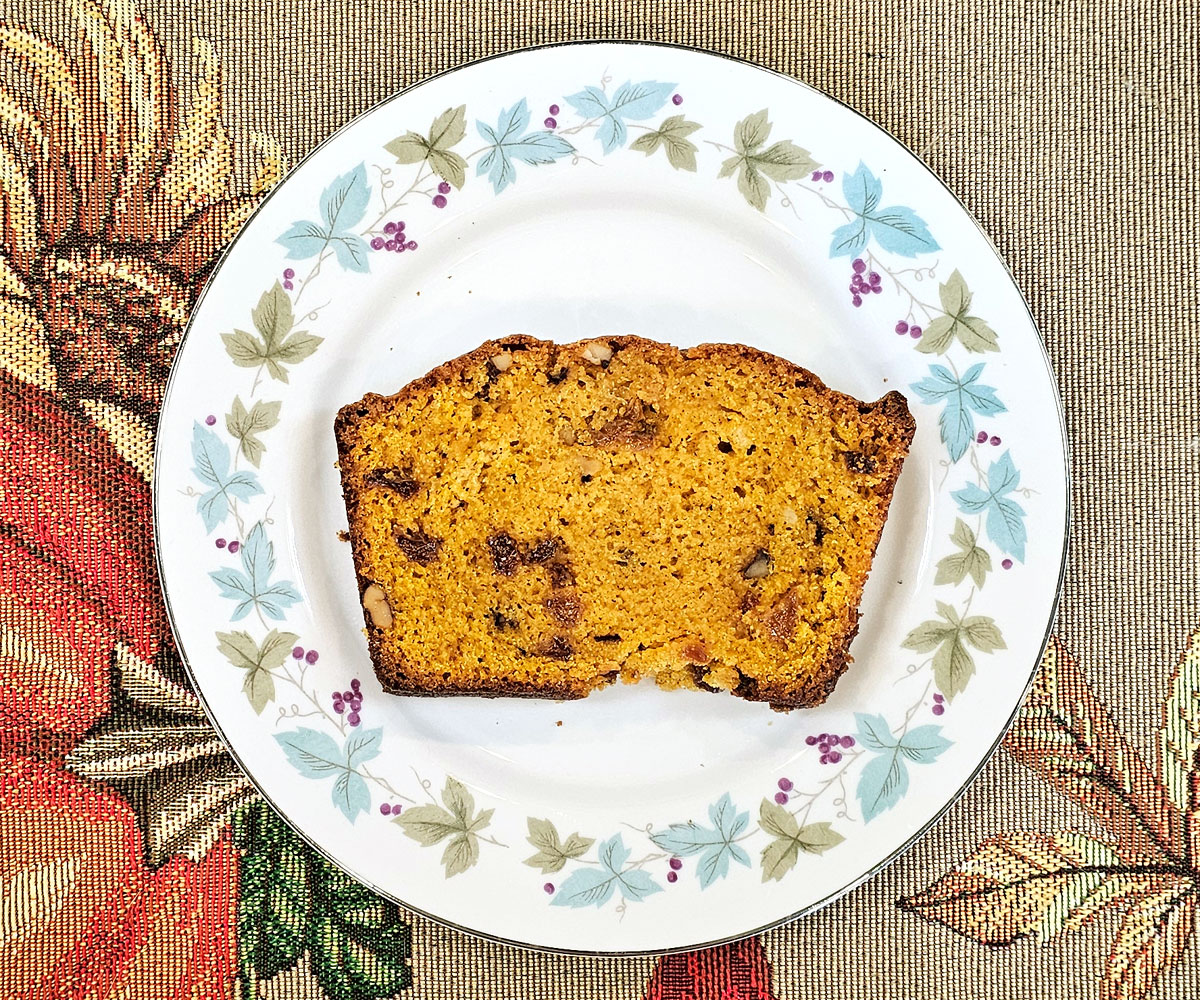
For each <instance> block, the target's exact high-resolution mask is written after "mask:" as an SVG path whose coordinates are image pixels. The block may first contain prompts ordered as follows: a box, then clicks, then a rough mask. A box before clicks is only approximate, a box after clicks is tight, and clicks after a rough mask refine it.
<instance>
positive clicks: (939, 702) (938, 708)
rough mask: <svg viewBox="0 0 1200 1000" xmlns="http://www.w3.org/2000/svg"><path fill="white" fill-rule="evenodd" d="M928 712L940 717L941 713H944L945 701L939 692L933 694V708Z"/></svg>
mask: <svg viewBox="0 0 1200 1000" xmlns="http://www.w3.org/2000/svg"><path fill="white" fill-rule="evenodd" d="M930 711H931V712H932V713H933V714H934V715H941V714H942V713H943V712H945V711H946V699H945V698H944V697H943V696H942V693H941V692H940V691H936V692H934V695H933V708H931V709H930Z"/></svg>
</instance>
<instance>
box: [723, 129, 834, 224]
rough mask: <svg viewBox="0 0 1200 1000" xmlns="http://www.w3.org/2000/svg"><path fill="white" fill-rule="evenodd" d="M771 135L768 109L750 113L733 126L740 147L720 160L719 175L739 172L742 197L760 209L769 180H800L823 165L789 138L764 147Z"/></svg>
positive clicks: (766, 193) (769, 190) (763, 206)
mask: <svg viewBox="0 0 1200 1000" xmlns="http://www.w3.org/2000/svg"><path fill="white" fill-rule="evenodd" d="M770 135H771V122H770V121H769V120H768V118H767V109H766V108H763V110H762V111H759V112H757V113H755V114H752V115H748V116H747V117H745V118H743V119H742V120H741V121H740V122H738V123H737V126H736V127H735V128H734V130H733V145H734V149H735V150H736V151H737V154H736V155H735V156H731V157H729V158H728V159H727V160H725V162H724V163H722V164H721V170H720V172H719V173H718V174H717V176H718V177H730V176H732V175H733V173H734V172H735V171H736V172H737V186H738V190H739V191H740V192H741V193H742V197H743V198H745V199H746V201H747V202H749V203H750V204H751V205H753V206H754V207H755V208H757V209H758V210H759V211H760V212H762V211H765V210H766V207H767V199H768V197H769V196H770V193H771V187H770V184H768V182H767V180H768V178H769V179H770V180H773V181H776V182H780V183H782V182H783V181H791V180H798V179H799V178H801V177H804V176H805V175H807V174H810V173H812V171H814V170H816V169H817V167H819V166H820V164H819V163H817V161H816V160H814V159H813V158H812V156H811V155H810V154H809V152H808V150H807V149H802V148H801V147H800V146H797V145H796V144H795V143H794V142H792V141H790V140H787V139H785V140H783V141H781V142H776V143H774V144H773V145H771V146H769V147H767V148H766V149H762V148H760V147H762V145H763V144H764V143H765V142H766V141H767V139H768V138H769V137H770Z"/></svg>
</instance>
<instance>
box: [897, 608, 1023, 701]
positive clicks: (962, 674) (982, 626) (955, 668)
mask: <svg viewBox="0 0 1200 1000" xmlns="http://www.w3.org/2000/svg"><path fill="white" fill-rule="evenodd" d="M937 609H938V614H939V615H940V616H941V618H942V619H943V620H942V621H936V620H930V621H925V622H922V623H921V624H920V625H918V626H917V627H916V628H915V629H913V630H912V631H911V632H909V633H908V635H907V636H906V637H905V639H904V641H903V642H902V643H901V644H900V645H901V646H903V647H904V648H905V649H912V650H916V651H917V652H918V653H928V652H931V651H932V652H933V679H934V683H936V684H937V686H938V690H939V691H941V692H942V694H944V695H945V696H946V698H947V700H951V701H952V700H953V699H954V696H955V695H956V694H959V693H960V692H962V691H965V690H966V687H967V683H968V682H969V681H970V679H971V677H972V676H973V675H974V673H975V658H974V657H973V656H971V653H970V650H968V649H967V646H968V645H970V646H973V647H974V648H975V649H977V650H979V651H980V652H981V653H992V652H995V651H996V650H997V649H1005V648H1006V646H1005V643H1004V637H1003V636H1002V635H1001V634H1000V629H999V628H998V627H997V626H996V622H995V621H994V620H993V619H991V618H988V617H985V616H983V615H972V616H971V617H970V618H959V616H958V612H956V611H955V610H954V608H952V607H951V606H950V605H949V604H945V603H943V602H942V601H938V602H937Z"/></svg>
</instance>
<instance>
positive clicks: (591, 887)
mask: <svg viewBox="0 0 1200 1000" xmlns="http://www.w3.org/2000/svg"><path fill="white" fill-rule="evenodd" d="M616 881H617V877H616V876H615V875H614V874H612V873H611V872H609V871H606V870H604V869H599V868H579V869H576V870H575V871H573V872H572V873H571V876H570V878H568V879H567V880H566V881H565V882H563V884H562V885H560V886H559V887H558V891H557V892H556V893H555V894H554V896H553V897H552V898H551V900H550V905H551V906H569V907H571V908H572V909H578V908H579V907H581V906H595V907H597V908H599V907H601V906H603V905H604V904H605V903H607V902H608V900H609V899H610V898H611V897H612V894H613V890H614V889H615V887H616Z"/></svg>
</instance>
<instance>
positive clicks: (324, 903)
mask: <svg viewBox="0 0 1200 1000" xmlns="http://www.w3.org/2000/svg"><path fill="white" fill-rule="evenodd" d="M311 871H312V882H313V901H314V906H313V917H312V922H311V924H310V925H309V928H308V934H307V939H308V951H309V957H310V959H311V962H312V970H313V973H314V975H315V976H316V978H317V982H318V983H319V984H320V986H321V989H322V990H324V992H325V995H326V996H328V997H330V998H332V1000H378V998H382V997H394V996H395V995H396V994H397V993H398V992H399V991H400V990H403V989H406V988H407V987H409V986H410V985H412V968H411V966H410V964H409V960H410V958H411V957H412V932H411V931H410V929H409V927H408V925H407V924H406V923H405V922H404V920H403V919H402V918H401V916H400V910H399V908H398V907H397V906H396V904H394V903H392V902H390V901H388V900H385V899H383V898H382V897H380V896H377V895H375V894H374V893H373V892H371V890H370V889H368V888H367V887H366V886H364V885H362V884H361V883H359V882H357V881H355V880H354V879H353V878H351V877H350V876H349V875H347V874H345V873H344V872H342V871H340V870H339V869H337V868H335V867H334V866H333V865H331V864H329V863H328V862H326V861H324V859H317V858H316V856H315V855H314V862H313V864H312V866H311Z"/></svg>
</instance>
